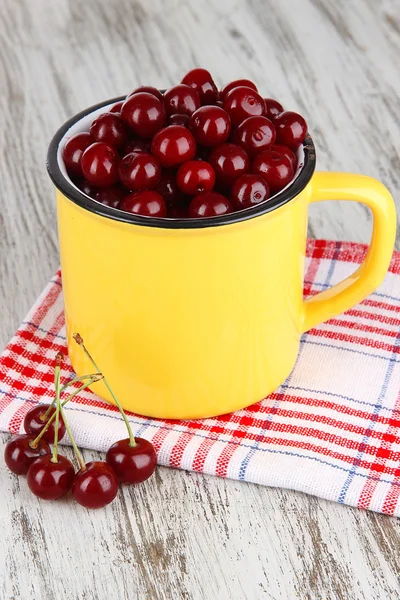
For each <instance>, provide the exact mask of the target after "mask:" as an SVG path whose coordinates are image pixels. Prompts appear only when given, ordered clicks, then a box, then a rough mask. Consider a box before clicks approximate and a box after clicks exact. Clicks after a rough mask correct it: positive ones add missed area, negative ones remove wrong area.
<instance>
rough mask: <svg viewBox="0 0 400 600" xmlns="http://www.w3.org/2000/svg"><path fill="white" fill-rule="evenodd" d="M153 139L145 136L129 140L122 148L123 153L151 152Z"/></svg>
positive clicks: (124, 154)
mask: <svg viewBox="0 0 400 600" xmlns="http://www.w3.org/2000/svg"><path fill="white" fill-rule="evenodd" d="M150 148H151V141H150V140H144V139H143V138H135V139H133V140H128V141H127V142H126V143H125V144H124V145H123V146H122V148H121V151H120V152H121V155H122V156H126V155H127V154H132V152H150Z"/></svg>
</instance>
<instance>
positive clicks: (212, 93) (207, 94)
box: [181, 69, 218, 104]
mask: <svg viewBox="0 0 400 600" xmlns="http://www.w3.org/2000/svg"><path fill="white" fill-rule="evenodd" d="M181 83H184V84H185V85H189V86H190V87H192V88H194V89H195V90H197V92H198V93H199V96H200V102H201V103H202V104H214V103H215V102H216V101H217V100H218V89H217V86H216V85H215V83H214V80H213V78H212V77H211V73H210V72H209V71H207V70H206V69H192V70H191V71H189V73H186V75H185V77H184V78H183V79H182V82H181Z"/></svg>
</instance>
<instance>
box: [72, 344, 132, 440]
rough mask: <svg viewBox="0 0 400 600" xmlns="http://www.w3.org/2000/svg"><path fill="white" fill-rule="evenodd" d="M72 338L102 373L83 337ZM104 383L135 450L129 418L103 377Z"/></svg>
mask: <svg viewBox="0 0 400 600" xmlns="http://www.w3.org/2000/svg"><path fill="white" fill-rule="evenodd" d="M72 337H73V338H74V340H75V342H76V343H77V344H78V346H81V348H82V350H83V351H84V353H85V354H86V356H87V357H88V359H89V360H90V362H91V363H92V365H93V366H94V368H95V369H96V371H100V369H99V367H98V366H97V364H96V362H95V360H94V358H93V357H92V355H91V354H90V352H89V350H87V348H86V346H85V344H84V343H83V339H82V336H81V335H80V334H79V333H74V334H73V336H72ZM103 381H104V383H105V384H106V386H107V389H108V391H109V392H110V394H111V396H112V397H113V399H114V402H115V404H116V405H117V407H118V410H119V412H120V413H121V415H122V418H123V419H124V421H125V425H126V428H127V430H128V435H129V445H130V446H131V447H133V448H134V447H135V446H137V444H136V441H135V436H134V435H133V432H132V428H131V426H130V423H129V421H128V418H127V416H126V414H125V411H124V409H123V408H122V406H121V404H120V401H119V400H118V398H117V397H116V395H115V394H114V392H113V391H112V389H111V386H110V384H109V383H108V381H107V379H106V378H105V377H103Z"/></svg>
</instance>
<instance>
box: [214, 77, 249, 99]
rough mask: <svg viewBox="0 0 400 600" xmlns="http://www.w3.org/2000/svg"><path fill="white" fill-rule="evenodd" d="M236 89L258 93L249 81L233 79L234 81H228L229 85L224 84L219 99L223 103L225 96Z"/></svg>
mask: <svg viewBox="0 0 400 600" xmlns="http://www.w3.org/2000/svg"><path fill="white" fill-rule="evenodd" d="M236 87H247V88H250V89H252V90H254V91H255V92H258V89H257V86H256V85H255V84H254V83H253V82H252V81H250V80H249V79H235V81H230V82H229V83H227V84H225V85H224V87H223V88H221V90H220V92H219V99H220V100H222V102H223V101H224V100H225V97H226V95H227V94H228V93H229V92H230V91H231V90H233V89H234V88H236Z"/></svg>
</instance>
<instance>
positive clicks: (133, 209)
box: [121, 190, 167, 217]
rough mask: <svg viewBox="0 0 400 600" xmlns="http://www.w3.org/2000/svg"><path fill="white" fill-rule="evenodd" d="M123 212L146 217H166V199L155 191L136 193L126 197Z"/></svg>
mask: <svg viewBox="0 0 400 600" xmlns="http://www.w3.org/2000/svg"><path fill="white" fill-rule="evenodd" d="M121 210H125V211H126V212H129V213H132V214H134V215H142V216H144V217H166V216H167V205H166V202H165V200H164V198H163V197H162V196H161V194H159V193H158V192H155V191H154V190H145V191H143V192H134V193H132V194H128V195H127V196H125V198H124V200H123V202H122V204H121Z"/></svg>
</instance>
